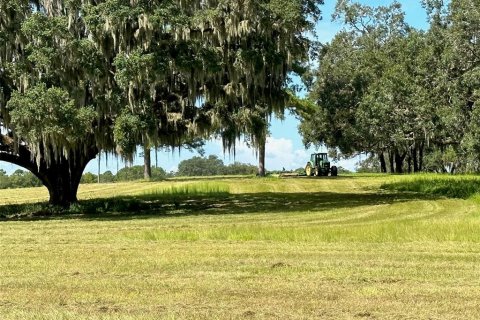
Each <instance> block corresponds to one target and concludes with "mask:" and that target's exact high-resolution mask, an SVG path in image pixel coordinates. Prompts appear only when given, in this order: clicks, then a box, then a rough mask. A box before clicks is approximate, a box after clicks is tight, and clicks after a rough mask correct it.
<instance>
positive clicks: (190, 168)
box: [176, 155, 258, 177]
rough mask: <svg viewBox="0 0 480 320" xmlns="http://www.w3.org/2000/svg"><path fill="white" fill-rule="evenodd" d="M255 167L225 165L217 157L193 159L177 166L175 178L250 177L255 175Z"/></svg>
mask: <svg viewBox="0 0 480 320" xmlns="http://www.w3.org/2000/svg"><path fill="white" fill-rule="evenodd" d="M257 169H258V168H257V167H256V166H254V165H251V164H245V163H240V162H235V163H232V164H229V165H225V164H224V163H223V161H222V160H221V159H219V158H218V157H217V156H214V155H211V156H209V157H208V158H204V157H193V158H191V159H188V160H184V161H182V162H180V163H179V165H178V172H177V173H176V176H187V177H193V176H218V175H251V174H256V172H257Z"/></svg>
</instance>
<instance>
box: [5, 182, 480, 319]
mask: <svg viewBox="0 0 480 320" xmlns="http://www.w3.org/2000/svg"><path fill="white" fill-rule="evenodd" d="M411 179H412V178H411V177H400V176H349V177H338V178H337V179H332V178H321V179H315V178H312V179H307V178H296V179H293V178H289V179H278V178H268V179H257V178H223V179H195V180H181V181H165V182H152V183H147V182H137V183H124V184H100V185H82V186H81V189H80V191H79V198H80V199H84V200H87V202H88V199H95V198H110V199H111V198H114V199H124V198H125V199H129V200H131V199H135V201H139V202H141V203H146V204H148V207H139V209H138V210H130V211H127V212H125V211H122V212H114V211H113V212H106V213H102V211H98V212H95V213H92V214H74V215H59V216H50V217H47V218H46V219H45V218H42V219H40V220H39V219H37V218H36V217H33V219H32V218H29V217H20V219H21V220H20V221H15V219H14V218H9V219H7V220H4V221H0V319H163V318H166V319H199V318H200V319H231V318H235V319H312V318H318V319H324V318H325V319H362V318H363V319H406V318H407V319H478V318H480V210H479V209H480V207H479V202H478V201H477V200H475V199H474V198H475V195H474V194H472V195H471V196H472V199H460V198H458V199H457V198H449V197H443V196H440V195H438V194H435V193H431V194H423V193H414V192H411V191H410V189H407V190H405V188H404V189H401V188H400V187H398V184H399V183H400V184H402V183H404V182H405V181H409V183H411ZM426 179H430V177H427V178H426ZM441 179H446V178H443V177H442V178H441ZM461 179H467V180H472V179H473V180H475V179H476V178H474V177H470V178H469V177H466V178H461ZM460 181H462V180H460ZM385 183H388V184H389V185H391V183H396V184H397V185H395V187H392V188H386V187H385V186H383V187H384V188H382V189H381V188H380V187H381V186H382V185H383V184H385ZM469 183H470V182H469ZM473 183H474V184H475V183H476V182H473ZM457 184H458V183H457ZM401 187H402V188H403V187H404V185H401ZM386 189H388V190H386ZM399 189H401V190H402V191H396V190H399ZM422 190H423V189H422ZM464 198H466V197H464ZM0 199H2V200H3V203H5V204H15V203H25V202H37V201H45V200H46V199H47V192H46V190H43V189H41V188H39V189H22V190H1V191H0ZM95 203H96V202H95ZM99 203H101V202H99ZM4 208H7V207H4ZM145 208H147V209H145ZM1 210H2V207H0V214H1V213H2V211H1ZM5 210H6V209H5Z"/></svg>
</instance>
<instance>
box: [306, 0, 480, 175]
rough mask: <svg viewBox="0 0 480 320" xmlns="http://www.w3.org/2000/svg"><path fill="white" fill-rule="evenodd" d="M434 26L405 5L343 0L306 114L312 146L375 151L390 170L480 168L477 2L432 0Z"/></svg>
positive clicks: (350, 151)
mask: <svg viewBox="0 0 480 320" xmlns="http://www.w3.org/2000/svg"><path fill="white" fill-rule="evenodd" d="M423 4H424V7H425V9H426V10H427V13H428V16H429V19H430V28H429V29H428V30H426V31H422V30H416V29H414V28H412V27H411V26H409V25H408V24H407V23H406V22H405V21H404V13H403V11H402V9H401V6H400V4H399V3H397V2H393V4H391V5H390V6H380V7H376V8H374V7H370V6H366V5H361V4H359V3H356V2H353V1H338V3H337V6H336V13H335V17H336V19H337V20H338V21H340V22H342V23H343V24H344V29H343V30H342V31H341V32H340V33H338V34H337V35H336V36H335V37H334V39H333V40H332V42H331V43H328V44H325V45H324V46H322V48H321V51H320V64H319V68H318V71H317V72H316V74H315V76H316V78H315V84H314V87H313V90H312V92H311V95H310V98H311V99H312V100H313V101H315V102H316V105H317V107H316V108H315V109H314V110H313V111H311V112H309V113H305V114H302V115H301V117H302V118H303V120H304V121H303V122H302V124H301V128H300V130H301V132H302V134H303V137H304V141H305V143H306V144H307V145H308V144H312V143H313V144H317V145H318V144H326V145H327V146H329V147H330V148H332V149H333V150H335V151H339V152H340V153H341V154H342V155H343V156H351V155H355V154H358V153H369V154H371V155H372V157H374V158H375V159H377V161H379V162H380V166H379V167H380V168H381V171H383V172H386V171H387V162H388V164H389V167H390V170H391V172H397V173H401V172H403V171H404V170H408V171H409V172H410V171H421V170H433V171H440V172H442V171H450V172H454V171H463V172H466V171H478V170H479V169H480V167H479V164H480V157H479V152H478V151H480V149H478V141H479V140H478V137H479V136H478V133H479V129H478V128H479V124H480V123H479V118H478V112H479V111H478V107H477V101H478V89H479V88H480V86H479V82H478V79H479V77H478V75H479V74H478V70H480V69H479V66H480V65H479V56H478V50H480V46H479V41H478V39H479V36H480V33H479V32H480V29H479V25H480V20H479V19H480V8H479V7H478V4H477V3H476V2H475V1H472V0H452V1H451V2H449V4H448V5H446V4H444V2H443V1H423Z"/></svg>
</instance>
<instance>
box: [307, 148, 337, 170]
mask: <svg viewBox="0 0 480 320" xmlns="http://www.w3.org/2000/svg"><path fill="white" fill-rule="evenodd" d="M305 173H306V174H307V176H313V175H315V176H328V174H329V173H330V175H331V176H336V175H337V167H336V166H332V167H330V161H329V160H328V155H327V154H326V153H313V154H312V155H311V156H310V161H308V162H307V165H306V166H305Z"/></svg>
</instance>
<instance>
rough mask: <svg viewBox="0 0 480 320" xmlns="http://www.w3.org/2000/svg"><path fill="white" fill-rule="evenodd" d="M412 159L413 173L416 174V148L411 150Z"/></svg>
mask: <svg viewBox="0 0 480 320" xmlns="http://www.w3.org/2000/svg"><path fill="white" fill-rule="evenodd" d="M411 157H412V159H413V172H414V173H417V172H418V158H417V146H416V145H415V147H413V148H412V156H411Z"/></svg>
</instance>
